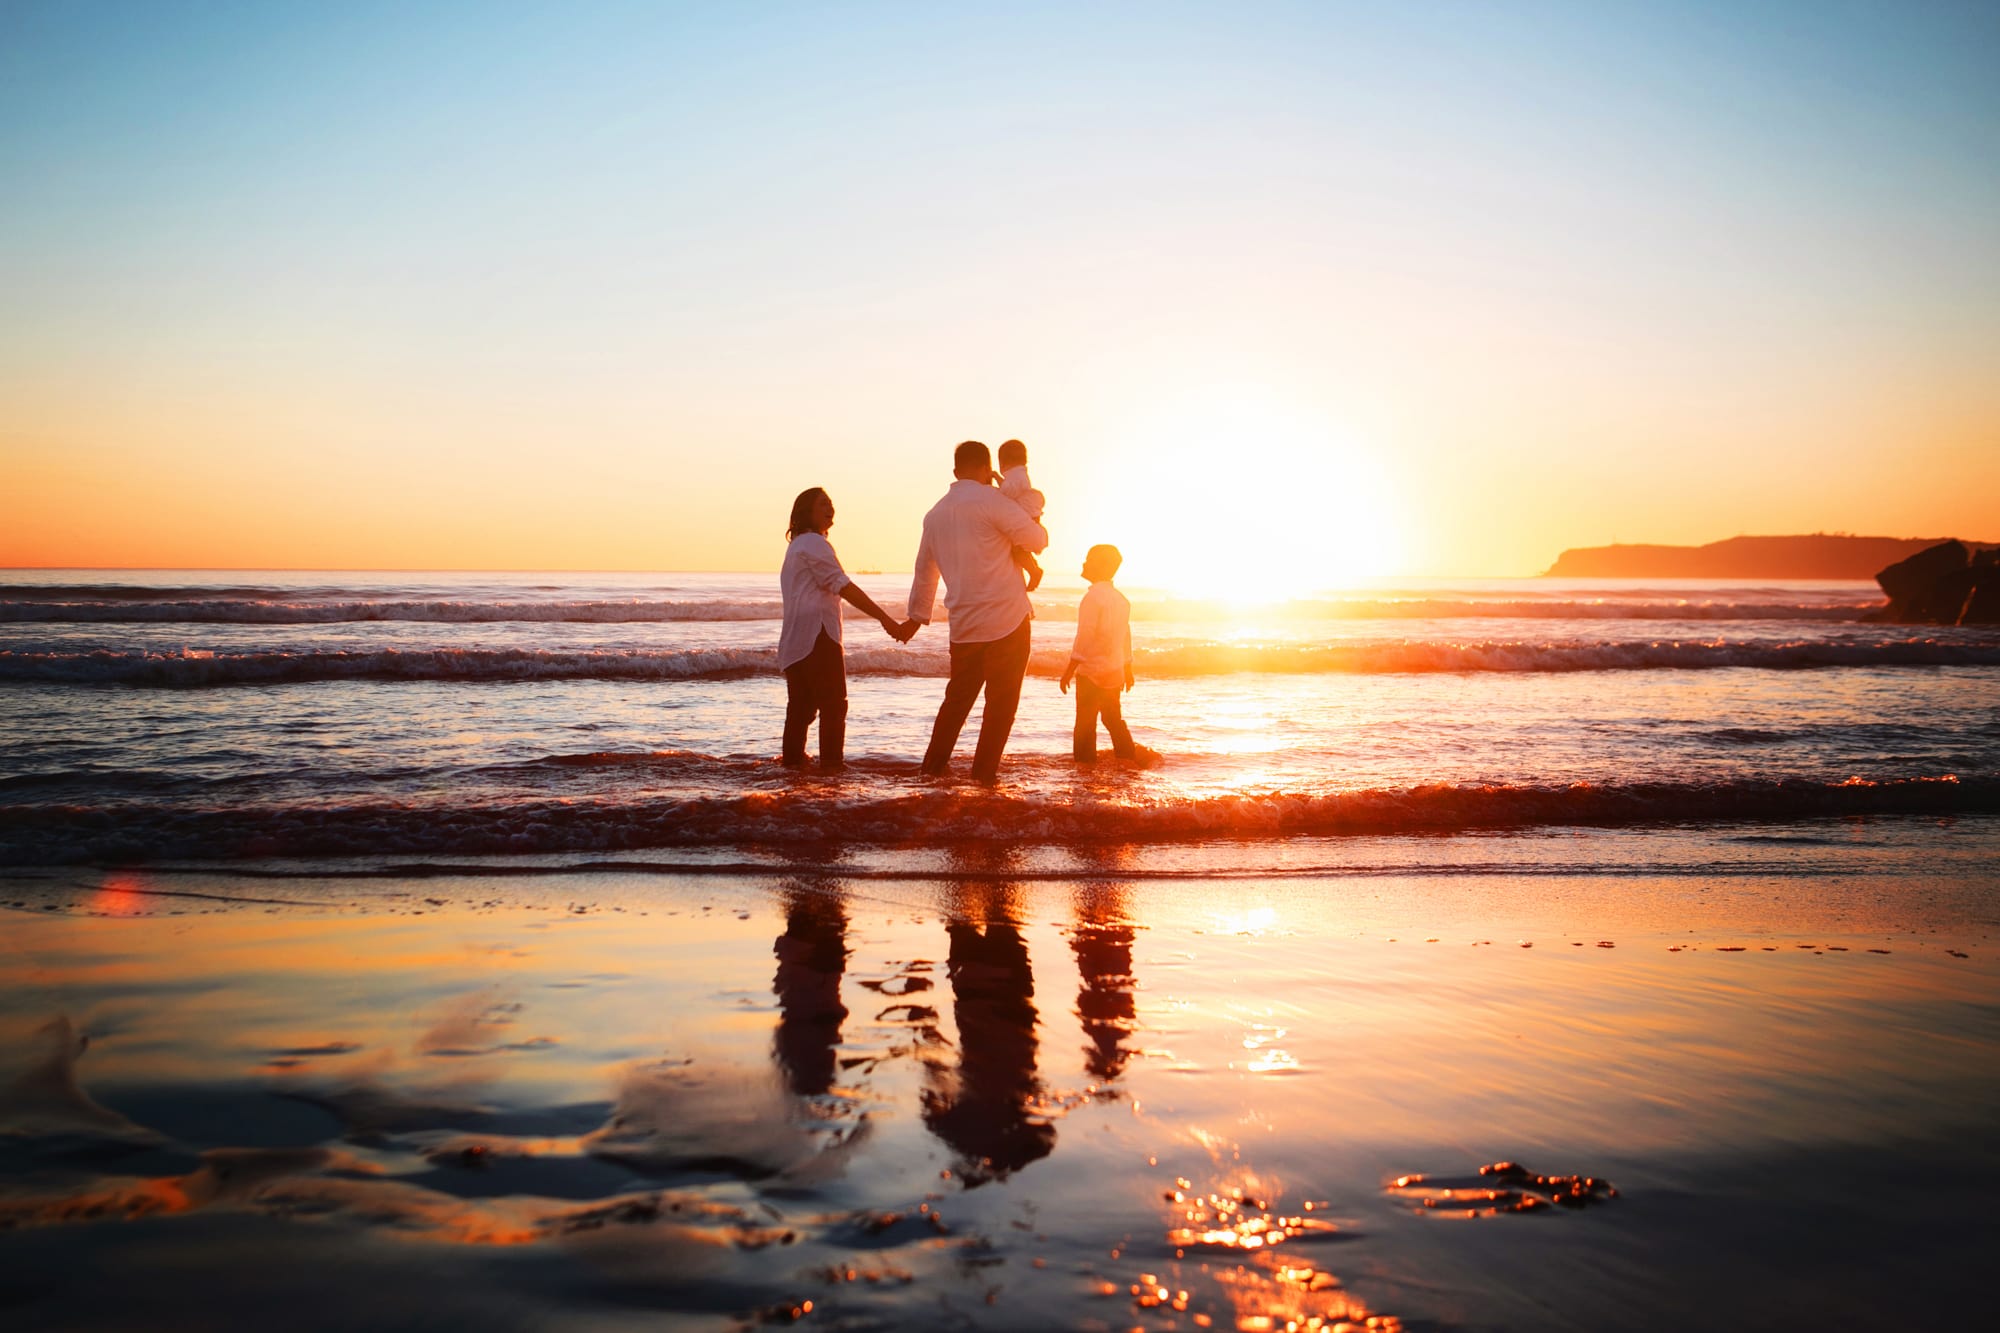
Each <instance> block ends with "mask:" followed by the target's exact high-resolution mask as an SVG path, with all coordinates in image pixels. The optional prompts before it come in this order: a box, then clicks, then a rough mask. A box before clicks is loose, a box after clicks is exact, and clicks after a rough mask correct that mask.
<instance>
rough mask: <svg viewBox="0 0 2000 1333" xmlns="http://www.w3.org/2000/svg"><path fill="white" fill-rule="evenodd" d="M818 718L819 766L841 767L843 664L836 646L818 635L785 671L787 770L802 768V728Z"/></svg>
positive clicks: (844, 729) (844, 732)
mask: <svg viewBox="0 0 2000 1333" xmlns="http://www.w3.org/2000/svg"><path fill="white" fill-rule="evenodd" d="M814 717H818V718H819V766H820V767H821V768H824V769H833V768H842V767H845V763H846V748H847V663H846V662H845V660H843V659H842V657H841V655H840V645H839V644H837V643H835V642H834V641H833V640H832V639H831V638H829V637H827V633H826V631H825V630H821V631H820V632H819V640H818V642H816V643H814V644H813V650H812V651H811V652H810V653H807V654H806V655H805V657H803V658H802V659H800V660H799V661H797V662H794V663H792V664H791V665H790V666H788V667H786V668H785V748H784V752H783V758H784V763H785V765H786V767H788V768H804V767H805V765H806V728H807V727H810V726H811V725H812V721H813V718H814ZM767 734H768V733H767Z"/></svg>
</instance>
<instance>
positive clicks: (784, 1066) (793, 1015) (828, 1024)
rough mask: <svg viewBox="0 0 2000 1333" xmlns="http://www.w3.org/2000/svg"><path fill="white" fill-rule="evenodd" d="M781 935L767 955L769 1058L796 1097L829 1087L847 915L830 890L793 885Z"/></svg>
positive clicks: (839, 1018) (840, 1013) (841, 1013)
mask: <svg viewBox="0 0 2000 1333" xmlns="http://www.w3.org/2000/svg"><path fill="white" fill-rule="evenodd" d="M784 900H785V933H784V934H782V935H780V936H778V941H777V943H776V944H775V945H774V946H773V948H772V951H773V952H774V953H776V954H777V955H778V974H777V976H775V977H774V978H772V980H771V989H772V991H773V992H774V993H775V994H776V995H777V997H778V1029H777V1032H776V1034H775V1035H774V1036H773V1038H772V1053H773V1055H775V1056H776V1058H777V1062H778V1068H779V1069H780V1070H782V1071H783V1073H784V1076H785V1085H786V1086H787V1087H789V1088H790V1089H791V1090H792V1091H793V1092H794V1093H797V1094H798V1095H800V1096H802V1097H811V1096H817V1095H819V1094H821V1093H824V1092H826V1091H828V1090H829V1089H831V1088H832V1087H833V1074H834V1063H835V1052H836V1050H837V1049H838V1047H839V1045H840V1025H841V1024H842V1023H843V1022H845V1021H846V1019H847V1006H845V1005H844V1004H842V1003H841V1002H840V980H841V976H842V974H843V973H845V972H846V970H847V953H848V949H847V909H846V907H845V906H844V905H843V904H842V902H841V898H840V895H839V894H838V893H837V892H834V891H832V890H830V889H825V890H823V889H817V888H815V887H813V886H811V885H807V884H793V885H790V886H788V887H787V888H786V889H785V891H784Z"/></svg>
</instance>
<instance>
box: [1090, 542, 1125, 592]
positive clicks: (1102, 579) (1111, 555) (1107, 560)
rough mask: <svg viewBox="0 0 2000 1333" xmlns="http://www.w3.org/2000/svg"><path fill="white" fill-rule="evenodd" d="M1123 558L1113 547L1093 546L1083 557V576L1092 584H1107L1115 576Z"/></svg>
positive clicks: (1123, 560)
mask: <svg viewBox="0 0 2000 1333" xmlns="http://www.w3.org/2000/svg"><path fill="white" fill-rule="evenodd" d="M1124 563H1125V557H1124V556H1122V555H1120V554H1119V553H1118V548H1117V547H1115V546H1093V547H1091V548H1090V549H1089V550H1088V551H1086V552H1084V555H1083V576H1084V577H1085V578H1086V579H1088V580H1090V581H1091V582H1092V583H1109V582H1111V580H1112V579H1113V578H1114V577H1116V576H1117V573H1118V567H1119V566H1120V565H1122V564H1124Z"/></svg>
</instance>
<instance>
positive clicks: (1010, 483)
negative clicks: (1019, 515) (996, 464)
mask: <svg viewBox="0 0 2000 1333" xmlns="http://www.w3.org/2000/svg"><path fill="white" fill-rule="evenodd" d="M1000 494H1002V495H1004V496H1006V497H1007V498H1008V499H1009V500H1012V501H1013V502H1014V503H1015V504H1017V505H1019V506H1021V511H1022V512H1023V513H1025V514H1026V515H1027V516H1028V517H1029V518H1032V519H1034V520H1035V522H1037V523H1039V522H1041V521H1042V510H1043V509H1044V508H1045V507H1046V506H1047V504H1048V501H1047V500H1046V499H1045V498H1044V497H1043V495H1042V493H1041V492H1040V491H1038V490H1036V489H1035V484H1034V483H1033V482H1031V481H1029V480H1028V465H1027V464H1026V463H1022V464H1020V465H1018V466H1016V467H1010V468H1008V469H1007V470H1006V471H1005V472H1002V473H1001V474H1000Z"/></svg>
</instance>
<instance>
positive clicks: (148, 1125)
mask: <svg viewBox="0 0 2000 1333" xmlns="http://www.w3.org/2000/svg"><path fill="white" fill-rule="evenodd" d="M1996 851H2000V831H1996V830H1995V828H1994V827H1993V826H1992V825H1991V824H1990V823H1987V822H1985V821H1980V820H1973V821H1958V822H1946V823H1942V824H1940V823H1938V822H1936V821H1931V820H1910V819H1902V820H1868V821H1847V820H1840V821H1831V822H1824V823H1811V824H1801V825H1795V826H1792V827H1790V828H1788V829H1786V830H1784V831H1782V832H1764V833H1758V832H1751V833H1743V832H1731V831H1729V830H1727V829H1721V830H1706V831H1703V830H1690V831H1686V832H1674V831H1670V830H1654V831H1640V830H1634V831H1617V830H1609V831H1599V832H1591V833H1567V834H1557V833H1551V834H1545V835H1526V836H1480V837H1458V838H1379V839H1329V840H1298V841H1288V842H1285V843H1277V844H1264V845H1263V852H1262V853H1260V854H1259V855H1258V856H1255V857H1245V856H1244V855H1243V852H1242V849H1241V848H1239V847H1236V846H1234V845H1233V844H1218V845H1214V846H1208V845H1200V844H1196V845H1176V846H1171V847H1157V848H1151V849H1147V848H1128V849H1124V850H1104V851H1100V852H1089V851H1083V850H1072V851H1057V850H1049V849H1044V850H1027V851H1022V852H1019V853H1015V852H1008V851H997V850H996V851H987V850H982V849H979V848H976V847H973V848H966V847H959V848H955V849H943V850H939V851H937V852H933V853H922V854H918V853H894V852H872V853H871V852H861V853H857V854H852V855H848V856H844V857H841V858H838V859H837V860H836V861H835V862H833V863H827V862H819V863H816V864H811V865H807V866H797V865H794V866H791V867H789V869H782V870H781V869H778V868H776V867H770V868H766V869H759V868H757V867H755V866H752V865H746V864H742V863H731V862H725V861H723V860H721V859H720V858H716V859H713V860H709V861H707V862H704V860H703V857H702V856H700V855H690V856H689V857H688V858H686V860H685V864H683V865H681V866H680V867H679V868H678V869H676V868H674V867H673V866H672V865H671V864H668V863H662V864H661V865H660V866H656V867H653V868H651V869H627V870H616V869H599V870H585V869H576V868H570V869H562V868H560V867H557V866H554V865H550V864H546V863H545V864H544V865H543V866H542V867H541V869H540V870H539V871H529V870H526V869H521V868H517V869H514V870H508V869H505V868H502V867H497V866H491V865H488V866H467V867H462V868H459V869H456V870H454V869H453V868H451V867H448V866H441V865H439V866H433V867H431V868H430V870H429V871H427V872H426V874H425V875H424V877H422V878H414V877H411V876H410V875H408V874H403V875H398V874H395V873H389V872H369V866H368V864H367V863H360V862H357V863H354V864H353V865H352V866H351V867H350V869H351V870H355V871H363V872H369V873H360V874H355V873H349V874H345V875H328V874H326V873H323V872H314V871H312V870H311V869H309V868H297V869H296V870H295V871H292V872H286V871H283V870H282V868H281V867H278V866H266V867H265V868H264V869H263V870H262V871H260V872H259V873H256V874H219V873H202V874H174V873H166V872H153V871H145V870H126V871H116V872H99V871H89V870H69V871H50V872H43V873H39V874H34V875H19V874H17V875H16V876H15V877H13V878H11V879H9V880H7V881H6V882H4V883H0V903H6V904H9V906H7V907H5V908H4V910H5V911H6V913H7V915H6V917H5V926H4V929H3V930H0V940H4V944H0V950H4V952H5V958H6V966H5V968H4V972H0V976H3V977H4V980H0V1034H4V1047H0V1049H4V1051H5V1052H6V1058H7V1061H8V1069H7V1070H6V1071H5V1074H4V1076H0V1077H4V1080H5V1081H4V1086H5V1088H6V1089H7V1091H6V1093H5V1094H4V1100H0V1225H4V1226H5V1228H6V1230H5V1231H4V1232H0V1255H4V1264H0V1268H4V1271H5V1272H6V1273H7V1274H8V1277H7V1278H6V1279H5V1283H4V1286H0V1302H4V1305H5V1307H6V1308H7V1310H8V1322H9V1326H10V1327H33V1328H41V1327H49V1328H84V1327H89V1328H115V1327H128V1326H129V1327H139V1326H145V1327H159V1326H162V1325H166V1326H174V1325H176V1324H185V1325H187V1326H203V1327H210V1326H215V1325H218V1324H226V1323H233V1322H246V1323H247V1322H249V1321H251V1320H257V1321H259V1322H269V1321H272V1320H276V1319H282V1320H283V1321H284V1322H285V1323H287V1324H288V1325H292V1326H300V1327H309V1328H311V1327H351V1326H354V1325H356V1324H361V1323H366V1324H368V1325H370V1326H383V1325H386V1326H392V1327H401V1326H419V1325H421V1326H427V1327H429V1326H439V1325H447V1326H449V1325H464V1324H469V1323H471V1322H473V1321H478V1322H481V1323H491V1324H493V1325H495V1326H499V1327H507V1328H543V1327H555V1326H560V1327H564V1328H572V1327H607V1328H609V1327H626V1326H631V1327H638V1326H641V1325H644V1326H649V1327H650V1326H658V1325H659V1324H660V1323H661V1322H663V1321H664V1322H666V1323H667V1324H668V1325H669V1326H689V1327H732V1326H742V1325H745V1324H750V1323H756V1322H759V1321H763V1322H789V1321H791V1320H794V1319H797V1320H801V1321H803V1322H805V1323H806V1325H807V1326H826V1327H836V1328H902V1327H910V1328H918V1327H934V1326H937V1325H939V1324H956V1325H958V1326H964V1327H986V1328H1031V1327H1075V1328H1149V1329H1150V1328H1157V1329H1166V1328H1195V1327H1214V1328H1232V1327H1241V1328H1263V1327H1285V1326H1286V1322H1287V1321H1288V1320H1302V1321H1304V1320H1311V1319H1314V1318H1318V1319H1321V1320H1323V1321H1328V1322H1331V1321H1334V1320H1338V1319H1343V1318H1345V1319H1350V1320H1359V1319H1365V1318H1367V1317H1370V1316H1373V1317H1375V1318H1376V1319H1377V1321H1378V1323H1377V1326H1380V1327H1396V1326H1399V1325H1400V1326H1401V1327H1406V1328H1466V1329H1488V1328H1492V1329H1498V1328H1524V1329H1525V1328H1550V1327H1555V1328H1579V1329H1582V1328H1661V1329H1665V1328H1682V1327H1688V1326H1701V1327H1711V1326H1727V1327H1752V1326H1754V1327H1765V1328H1822V1327H1829V1326H1855V1327H1878V1326H1880V1327H1942V1326H1961V1325H1963V1324H1965V1323H1968V1322H1970V1321H1971V1320H1972V1319H1974V1318H1975V1317H1976V1312H1983V1310H1984V1308H1985V1293H1984V1291H1983V1258H1984V1256H1985V1253H1986V1250H1987V1249H1988V1238H1990V1235H1991V1228H1990V1223H1989V1222H1988V1221H1987V1220H1986V1217H1987V1214H1988V1212H1989V1211H1990V1199H1991V1197H1992V1194H1993V1191H1994V1188H1995V1186H1996V1185H2000V1154H1996V1152H1995V1150H1994V1148H1993V1145H1992V1143H1991V1139H1990V1134H1989V1133H1988V1132H1987V1131H1988V1130H1989V1129H1990V1115H1991V1107H1992V1106H1993V1105H1994V1104H1995V1101H1996V1095H2000V954H1996V952H1995V935H1996V932H2000V876H1996V874H1995V873H1994V870H1993V867H1994V866H1995V865H1996V864H2000V857H1996V855H1995V853H1996ZM1260 866H1261V869H1260ZM1509 1161H1512V1162H1518V1163H1520V1164H1522V1165H1523V1166H1525V1167H1526V1168H1527V1169H1528V1171H1529V1172H1531V1173H1536V1174H1546V1175H1548V1176H1582V1177H1590V1178H1594V1179H1595V1180H1596V1181H1598V1182H1602V1183H1601V1185H1599V1186H1594V1187H1592V1188H1591V1189H1590V1190H1587V1191H1585V1193H1586V1195H1587V1197H1590V1198H1592V1199H1594V1200H1595V1202H1592V1203H1590V1204H1589V1206H1583V1207H1576V1206H1565V1205H1562V1204H1555V1205H1551V1206H1547V1207H1541V1208H1533V1207H1530V1208H1528V1210H1527V1211H1507V1209H1509V1208H1519V1207H1521V1206H1522V1205H1523V1203H1524V1201H1527V1200H1530V1199H1538V1198H1544V1197H1551V1196H1553V1195H1555V1194H1558V1193H1560V1190H1558V1189H1557V1188H1556V1187H1554V1186H1547V1187H1543V1188H1542V1189H1541V1190H1540V1191H1539V1192H1538V1191H1537V1190H1536V1189H1535V1188H1533V1187H1532V1185H1530V1184H1527V1183H1524V1182H1523V1181H1522V1180H1520V1179H1519V1178H1518V1177H1515V1176H1510V1175H1506V1174H1501V1175H1486V1176H1482V1175H1481V1174H1480V1168H1481V1167H1487V1166H1494V1165H1496V1164H1499V1163H1503V1162H1509ZM1416 1175H1422V1176H1424V1177H1425V1179H1424V1180H1421V1181H1412V1182H1410V1183H1408V1184H1405V1185H1402V1186H1398V1184H1397V1181H1398V1180H1399V1179H1402V1178H1406V1177H1411V1176H1416ZM1612 1191H1615V1197H1614V1196H1613V1195H1612V1193H1611V1192H1612ZM1426 1200H1430V1201H1434V1202H1436V1203H1437V1204H1438V1205H1439V1206H1435V1207H1426ZM808 1303H810V1308H809V1309H808Z"/></svg>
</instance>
